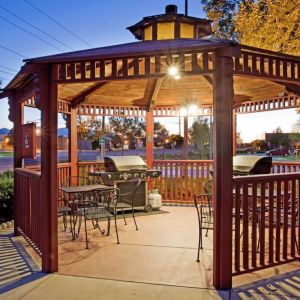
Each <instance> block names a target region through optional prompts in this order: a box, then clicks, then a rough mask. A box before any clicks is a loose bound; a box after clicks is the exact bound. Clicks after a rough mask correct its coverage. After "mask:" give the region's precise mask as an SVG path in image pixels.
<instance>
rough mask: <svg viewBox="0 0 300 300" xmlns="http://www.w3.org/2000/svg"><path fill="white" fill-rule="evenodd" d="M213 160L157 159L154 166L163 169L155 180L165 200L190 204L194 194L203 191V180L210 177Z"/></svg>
mask: <svg viewBox="0 0 300 300" xmlns="http://www.w3.org/2000/svg"><path fill="white" fill-rule="evenodd" d="M212 164H213V161H212V160H155V161H154V164H153V167H154V168H155V169H158V170H161V171H162V174H161V176H160V177H159V178H158V179H156V180H155V186H156V187H157V188H158V189H159V192H160V194H161V195H162V199H163V201H164V202H169V203H181V204H189V203H192V202H193V195H194V194H195V193H196V194H199V193H202V192H203V185H202V183H203V181H204V180H207V179H208V178H209V176H210V175H209V171H210V170H211V169H212Z"/></svg>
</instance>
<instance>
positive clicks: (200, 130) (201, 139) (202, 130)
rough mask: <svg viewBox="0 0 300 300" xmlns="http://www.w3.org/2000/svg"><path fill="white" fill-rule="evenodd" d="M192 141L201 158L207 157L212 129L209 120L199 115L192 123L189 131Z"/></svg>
mask: <svg viewBox="0 0 300 300" xmlns="http://www.w3.org/2000/svg"><path fill="white" fill-rule="evenodd" d="M189 134H190V138H191V141H192V143H193V145H194V147H195V149H196V151H197V154H198V155H199V158H201V159H207V158H208V156H209V146H210V145H209V138H210V129H209V125H208V120H207V119H206V118H201V117H199V118H198V119H197V120H196V121H195V122H194V123H193V125H192V128H191V129H190V131H189Z"/></svg>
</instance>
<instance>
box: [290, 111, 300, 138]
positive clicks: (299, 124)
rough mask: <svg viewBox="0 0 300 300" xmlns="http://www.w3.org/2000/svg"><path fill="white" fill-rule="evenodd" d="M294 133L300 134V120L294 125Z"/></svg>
mask: <svg viewBox="0 0 300 300" xmlns="http://www.w3.org/2000/svg"><path fill="white" fill-rule="evenodd" d="M298 113H299V111H298ZM292 132H293V133H300V118H298V120H297V121H296V123H294V124H293V125H292Z"/></svg>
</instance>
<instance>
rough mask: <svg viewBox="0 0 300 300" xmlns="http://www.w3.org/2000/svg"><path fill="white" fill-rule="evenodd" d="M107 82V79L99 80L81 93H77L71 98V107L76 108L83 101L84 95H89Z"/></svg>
mask: <svg viewBox="0 0 300 300" xmlns="http://www.w3.org/2000/svg"><path fill="white" fill-rule="evenodd" d="M108 83H109V81H101V82H99V83H96V84H95V85H93V86H91V87H89V88H87V89H86V90H84V91H83V92H82V93H81V94H79V95H77V96H76V97H75V98H73V99H72V101H71V108H76V107H77V106H78V105H80V104H81V103H82V102H84V101H85V99H86V97H88V96H90V95H91V94H93V93H94V92H96V91H97V90H98V89H100V88H102V87H104V86H105V85H107V84H108Z"/></svg>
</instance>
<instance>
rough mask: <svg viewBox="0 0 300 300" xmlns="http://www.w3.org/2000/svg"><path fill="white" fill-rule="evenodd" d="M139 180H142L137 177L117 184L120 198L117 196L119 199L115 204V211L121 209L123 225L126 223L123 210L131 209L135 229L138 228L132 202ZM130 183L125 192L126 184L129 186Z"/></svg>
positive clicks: (139, 183) (133, 201)
mask: <svg viewBox="0 0 300 300" xmlns="http://www.w3.org/2000/svg"><path fill="white" fill-rule="evenodd" d="M141 182H142V180H141V179H139V178H138V179H130V180H127V181H126V182H124V183H123V184H121V185H120V186H119V187H120V195H119V196H120V198H119V201H118V203H117V206H116V209H117V212H118V211H122V214H123V219H124V223H125V225H127V222H126V217H125V214H124V210H131V213H132V217H133V220H134V224H135V229H136V230H138V226H137V223H136V220H135V215H134V203H135V199H136V196H137V190H138V188H139V187H140V185H141ZM130 185H132V188H131V191H130V192H128V193H125V189H127V188H128V186H130Z"/></svg>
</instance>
